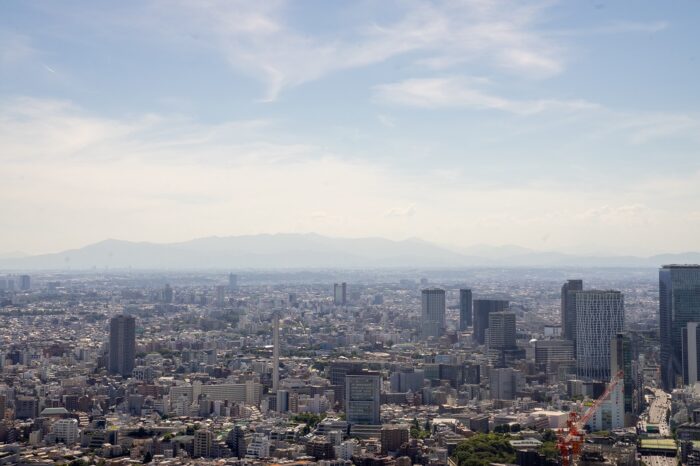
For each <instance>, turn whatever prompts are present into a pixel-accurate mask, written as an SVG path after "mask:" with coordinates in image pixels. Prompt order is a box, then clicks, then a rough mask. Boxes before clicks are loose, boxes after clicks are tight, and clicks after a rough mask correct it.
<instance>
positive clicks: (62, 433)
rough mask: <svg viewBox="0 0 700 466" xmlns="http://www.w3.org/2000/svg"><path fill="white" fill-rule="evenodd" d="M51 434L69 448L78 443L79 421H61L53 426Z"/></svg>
mask: <svg viewBox="0 0 700 466" xmlns="http://www.w3.org/2000/svg"><path fill="white" fill-rule="evenodd" d="M51 433H52V434H54V435H55V436H56V441H57V442H59V443H65V444H66V445H67V446H69V445H73V444H75V443H76V442H77V441H78V420H77V419H59V420H58V421H56V422H54V424H53V426H51Z"/></svg>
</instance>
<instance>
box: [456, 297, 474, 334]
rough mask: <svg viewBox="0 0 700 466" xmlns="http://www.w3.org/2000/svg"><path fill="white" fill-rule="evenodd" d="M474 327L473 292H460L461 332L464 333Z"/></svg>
mask: <svg viewBox="0 0 700 466" xmlns="http://www.w3.org/2000/svg"><path fill="white" fill-rule="evenodd" d="M471 326H472V290H470V289H468V288H462V289H461V290H459V330H460V331H462V332H464V331H465V330H467V329H468V328H469V327H471Z"/></svg>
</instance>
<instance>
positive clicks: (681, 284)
mask: <svg viewBox="0 0 700 466" xmlns="http://www.w3.org/2000/svg"><path fill="white" fill-rule="evenodd" d="M688 322H700V265H664V266H663V267H662V268H661V269H660V270H659V327H660V328H659V337H660V338H659V339H660V340H661V354H660V360H661V361H660V362H661V371H662V372H661V380H662V382H663V386H664V388H665V389H666V390H671V389H673V388H676V386H677V382H678V378H679V377H680V376H681V375H682V374H683V367H682V362H683V355H682V354H681V351H682V347H683V345H682V334H681V332H682V329H683V328H687V325H688Z"/></svg>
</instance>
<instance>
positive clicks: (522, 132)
mask: <svg viewBox="0 0 700 466" xmlns="http://www.w3.org/2000/svg"><path fill="white" fill-rule="evenodd" d="M629 5H630V4H629V3H617V4H605V5H603V4H600V5H594V4H573V3H565V2H543V3H534V4H530V3H528V4H523V3H517V2H516V3H510V2H479V1H472V2H465V3H451V2H446V3H443V2H398V3H394V2H382V3H381V4H379V3H367V2H361V3H355V2H347V3H333V4H327V3H324V2H310V3H305V4H304V5H303V6H302V5H299V4H293V3H287V2H283V1H280V2H266V3H265V4H262V5H260V4H252V3H248V2H216V1H212V2H209V3H207V4H206V5H205V4H201V3H199V2H186V1H183V2H177V3H175V4H172V5H167V6H166V5H165V4H163V3H160V2H156V1H154V2H129V3H127V4H124V3H120V4H119V5H99V4H91V3H87V2H71V3H62V4H60V5H58V4H47V3H45V2H44V3H40V2H21V3H20V2H6V3H5V4H4V5H3V11H4V13H5V14H3V15H1V16H0V39H1V40H2V41H3V44H5V46H4V47H3V51H2V53H1V54H0V77H1V78H2V82H3V86H2V88H0V121H1V122H2V124H1V125H0V154H2V155H0V161H1V162H2V163H3V174H4V178H3V190H2V193H0V201H2V204H1V205H2V207H0V214H2V215H1V216H2V218H3V221H2V222H3V223H2V226H3V228H2V229H0V244H1V245H2V246H1V247H0V252H12V251H24V252H26V253H43V252H55V251H60V250H64V249H70V248H75V247H80V246H83V245H85V244H90V243H94V242H97V241H101V240H104V239H106V238H120V239H125V240H133V241H156V242H173V241H184V240H187V239H190V238H195V237H206V236H212V235H219V236H228V235H241V234H257V233H287V232H291V233H294V232H297V233H299V232H304V233H305V232H317V233H319V234H323V235H328V236H336V237H338V236H339V237H364V236H381V237H386V238H390V239H396V240H400V239H405V238H411V237H419V238H422V239H425V240H426V241H431V242H435V243H438V244H443V245H448V246H450V247H453V248H463V247H467V246H470V245H473V244H480V243H486V244H492V245H504V244H517V245H519V246H523V247H528V248H532V249H536V250H557V251H566V252H571V253H606V254H608V253H611V252H616V253H620V254H634V255H652V254H655V253H663V252H680V251H690V250H698V249H700V244H698V242H697V237H696V235H695V234H694V232H696V231H698V230H700V191H699V189H700V188H699V186H700V183H699V182H698V181H699V180H700V168H699V166H698V160H697V156H696V154H695V152H696V147H697V143H698V137H697V135H698V134H700V131H698V129H700V118H699V117H698V115H697V110H696V109H697V107H698V99H699V97H698V96H697V93H695V92H694V87H695V85H694V77H695V76H697V74H698V62H697V60H695V59H694V57H693V54H692V51H690V50H689V49H688V44H693V43H697V41H698V31H697V29H696V28H695V24H696V23H697V19H698V9H697V8H695V7H694V6H687V5H686V4H682V3H674V4H669V5H664V8H663V9H660V8H658V5H657V4H655V3H654V2H635V4H634V8H629ZM47 24H48V25H50V26H49V27H46V25H47ZM668 225H675V228H673V229H669V228H668ZM46 231H50V232H51V234H50V235H47V234H45V232H46ZM670 245H672V246H670Z"/></svg>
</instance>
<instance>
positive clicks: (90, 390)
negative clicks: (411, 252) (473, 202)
mask: <svg viewBox="0 0 700 466" xmlns="http://www.w3.org/2000/svg"><path fill="white" fill-rule="evenodd" d="M572 273H573V271H571V270H566V269H560V270H556V269H521V270H516V269H514V270H511V271H510V272H508V271H503V272H501V271H494V270H492V269H468V270H444V271H440V270H434V269H433V270H424V271H418V270H388V269H387V270H382V271H359V270H348V271H346V272H343V271H341V270H336V271H325V272H322V271H318V272H315V273H313V274H310V273H308V272H307V273H302V272H293V271H287V272H264V271H248V272H245V271H237V272H235V273H232V272H229V273H226V272H215V271H211V272H184V271H183V272H169V273H166V272H145V271H144V272H135V271H131V272H129V271H103V272H96V271H92V272H33V273H32V274H31V275H29V274H7V275H4V276H2V277H1V278H0V306H1V307H0V313H1V314H2V319H3V322H4V323H5V325H3V328H2V330H1V332H0V336H1V337H2V358H0V367H1V368H2V379H1V383H0V411H2V419H3V421H2V425H1V429H0V442H2V445H0V452H1V453H0V461H2V462H3V464H56V463H64V464H78V463H80V462H82V463H84V464H136V463H138V464H142V463H148V462H153V463H154V464H190V463H193V462H194V463H197V464H261V465H262V464H289V465H300V464H319V465H326V466H328V465H351V464H355V465H411V464H423V465H440V464H446V465H457V464H458V465H477V464H478V465H487V464H492V463H508V464H518V465H521V466H529V465H543V466H549V465H555V464H560V463H563V462H565V463H567V464H568V462H572V461H575V462H576V463H577V464H579V463H580V464H610V463H614V464H629V465H632V464H638V463H639V462H640V461H641V462H642V463H644V464H659V465H661V464H663V465H667V466H672V465H674V464H675V463H677V462H678V461H682V462H683V463H684V464H685V463H687V464H696V463H695V462H696V461H700V451H697V452H696V450H695V447H694V445H697V442H698V441H700V420H699V418H700V391H698V389H697V387H700V385H696V383H697V382H699V381H700V371H699V370H698V360H700V343H699V340H698V337H699V336H700V334H699V333H698V331H697V326H698V318H699V316H700V266H698V265H694V266H693V265H664V266H662V267H660V268H659V269H658V272H657V273H658V276H656V277H654V275H653V274H651V273H648V271H646V270H645V271H643V273H642V272H641V271H637V270H633V269H614V270H613V269H600V270H585V269H584V270H581V271H580V275H572ZM344 276H347V277H352V280H350V279H347V281H341V280H342V279H343V278H342V277H344ZM569 276H578V277H582V278H563V277H569ZM591 282H592V283H591ZM593 283H595V286H591V285H592V284H593ZM613 287H615V288H617V289H612V288H613ZM571 413H575V414H576V415H577V417H576V418H572V417H571V416H572V414H571ZM572 419H573V422H574V424H575V425H574V424H572ZM572 426H573V428H572ZM574 429H578V430H574ZM572 430H573V431H574V432H580V434H577V435H579V436H580V439H581V441H580V442H579V443H578V445H577V446H575V445H576V444H577V441H576V439H574V438H571V434H567V433H566V432H570V431H572ZM567 435H568V436H569V437H567ZM567 442H569V444H568V445H567ZM694 442H695V443H694ZM488 445H490V447H488ZM562 448H569V450H563V451H562ZM574 449H576V451H574ZM567 451H568V453H567Z"/></svg>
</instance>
